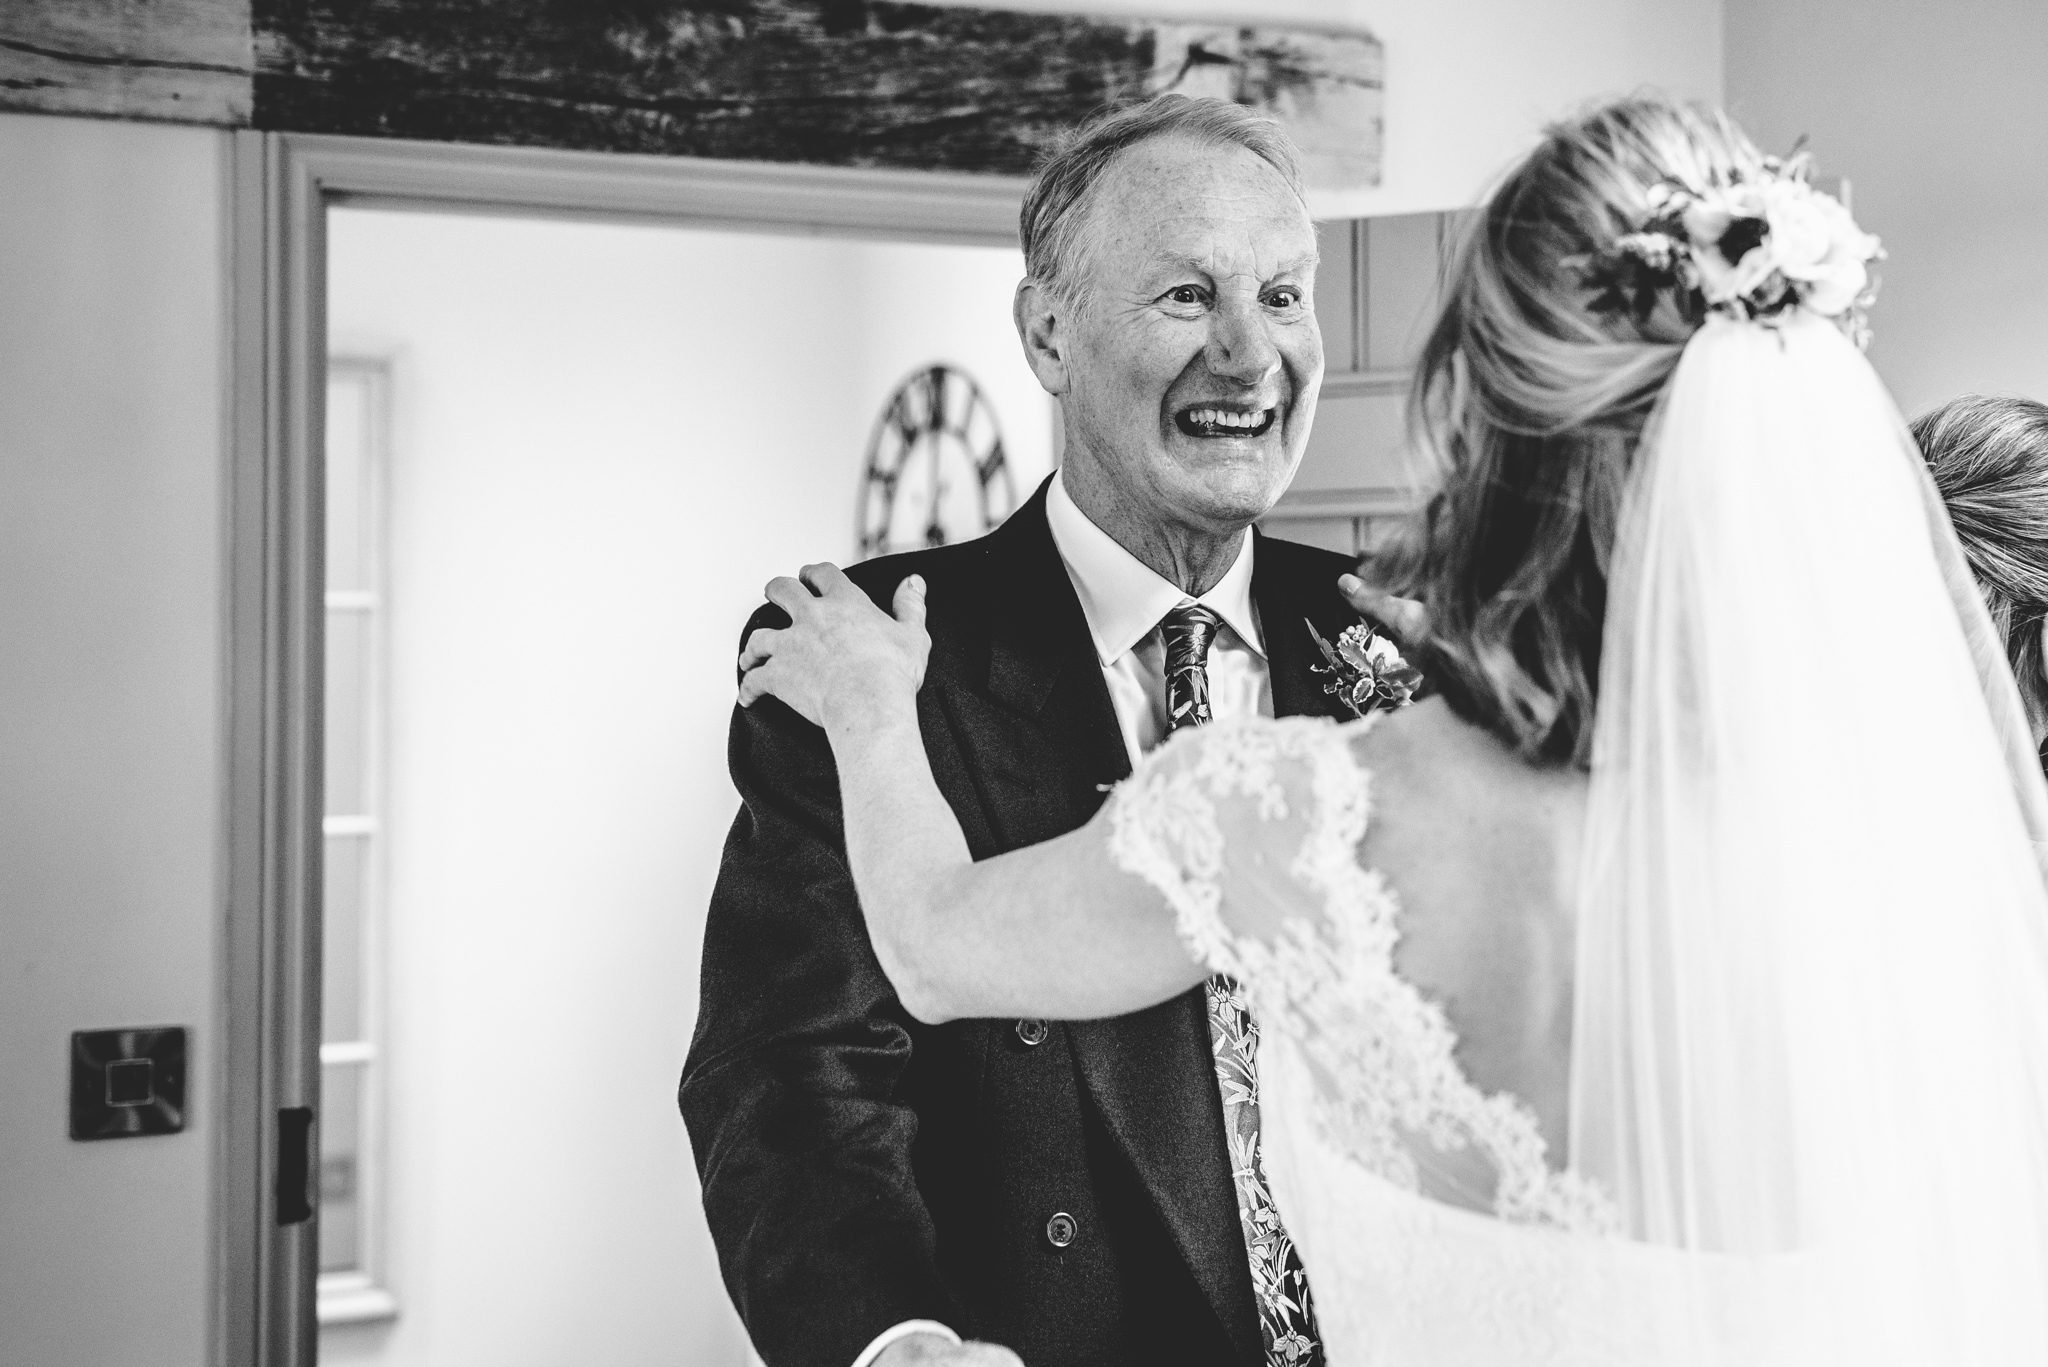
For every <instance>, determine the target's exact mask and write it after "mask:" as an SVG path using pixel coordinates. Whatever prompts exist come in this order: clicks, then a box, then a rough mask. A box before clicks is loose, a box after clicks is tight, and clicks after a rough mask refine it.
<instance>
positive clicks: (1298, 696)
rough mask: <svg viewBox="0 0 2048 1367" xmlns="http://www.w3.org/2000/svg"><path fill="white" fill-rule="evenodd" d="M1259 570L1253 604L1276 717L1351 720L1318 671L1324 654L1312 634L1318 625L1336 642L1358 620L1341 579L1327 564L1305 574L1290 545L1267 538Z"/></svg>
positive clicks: (1257, 563)
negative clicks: (1340, 585) (1340, 587)
mask: <svg viewBox="0 0 2048 1367" xmlns="http://www.w3.org/2000/svg"><path fill="white" fill-rule="evenodd" d="M1253 566H1254V568H1253V572H1252V603H1253V604H1254V606H1256V607H1257V608H1258V610H1259V629H1260V631H1261V632H1262V633H1263V634H1264V636H1265V638H1266V671H1267V677H1268V678H1269V679H1270V680H1271V685H1272V689H1273V715H1274V716H1276V717H1298V716H1311V717H1336V718H1339V719H1340V720H1349V719H1350V718H1351V715H1352V714H1351V712H1350V710H1349V709H1347V708H1346V707H1345V706H1344V704H1343V703H1341V702H1339V701H1338V700H1337V699H1336V698H1334V697H1332V696H1331V695H1330V694H1328V693H1326V692H1324V691H1323V680H1322V677H1321V676H1320V675H1318V674H1316V673H1315V672H1314V667H1315V666H1317V665H1319V664H1321V663H1322V662H1323V656H1322V652H1321V651H1319V650H1318V649H1317V648H1316V643H1315V640H1314V638H1312V637H1311V636H1310V635H1309V630H1308V629H1309V624H1310V623H1311V622H1312V623H1314V625H1315V629H1316V630H1317V631H1319V632H1321V633H1322V635H1323V639H1324V640H1326V641H1334V640H1336V639H1337V634H1338V633H1339V632H1341V631H1343V630H1344V628H1345V627H1347V626H1350V625H1351V624H1352V623H1354V622H1356V621H1358V614H1357V613H1356V612H1354V611H1352V609H1351V605H1350V604H1348V603H1346V602H1345V601H1344V597H1343V595H1342V594H1340V593H1338V592H1337V586H1336V576H1335V575H1334V574H1329V573H1327V567H1326V566H1323V565H1318V566H1315V567H1314V568H1313V569H1308V570H1307V571H1306V572H1304V567H1303V566H1302V565H1301V564H1300V563H1299V562H1298V561H1297V560H1296V558H1295V555H1294V554H1293V553H1290V548H1289V547H1287V546H1286V545H1284V544H1282V545H1275V544H1274V543H1273V542H1272V541H1270V540H1267V539H1265V538H1263V537H1262V538H1261V540H1260V543H1259V550H1258V555H1257V558H1256V559H1255V560H1254V561H1253ZM1325 581H1326V582H1325Z"/></svg>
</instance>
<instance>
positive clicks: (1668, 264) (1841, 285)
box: [1576, 152, 1884, 346]
mask: <svg viewBox="0 0 2048 1367" xmlns="http://www.w3.org/2000/svg"><path fill="white" fill-rule="evenodd" d="M1811 174H1812V165H1811V163H1810V161H1809V160H1808V158H1807V157H1806V155H1805V154H1804V153H1800V152H1795V153H1794V154H1793V155H1792V156H1790V157H1787V158H1783V159H1781V158H1778V157H1766V158H1764V161H1763V166H1762V169H1761V170H1760V171H1758V172H1753V173H1750V174H1748V175H1744V174H1742V173H1740V172H1738V173H1737V174H1736V176H1735V177H1734V178H1733V179H1731V181H1730V182H1729V183H1728V184H1726V185H1716V186H1713V187H1711V188H1709V189H1706V190H1696V189H1694V188H1692V187H1691V186H1688V185H1683V184H1680V183H1679V182H1677V181H1665V182H1663V183H1662V184H1659V185H1656V186H1653V187H1651V190H1650V195H1649V207H1650V213H1649V217H1648V218H1647V219H1645V220H1644V221H1643V222H1642V223H1640V224H1638V225H1637V226H1636V227H1635V228H1634V230H1633V231H1630V232H1627V233H1623V234H1622V235H1621V236H1620V237H1618V238H1616V239H1615V240H1614V244H1613V245H1612V246H1610V247H1609V248H1608V249H1607V250H1605V251H1603V252H1599V253H1597V254H1595V255H1593V256H1591V257H1581V258H1579V259H1578V261H1577V262H1576V264H1577V265H1578V266H1579V267H1580V269H1581V270H1582V271H1583V272H1584V275H1585V280H1586V284H1587V285H1588V287H1589V288H1591V289H1592V290H1593V291H1594V295H1593V300H1592V307H1593V308H1594V309H1595V310H1596V311H1599V312H1606V313H1625V314H1627V315H1629V316H1631V317H1633V318H1634V319H1635V321H1636V322H1637V324H1638V325H1641V324H1643V323H1646V322H1648V321H1649V319H1650V316H1651V315H1652V314H1653V313H1655V312H1656V311H1657V307H1658V304H1659V303H1660V302H1661V301H1662V300H1664V299H1667V298H1668V299H1671V300H1672V302H1673V303H1675V304H1676V306H1677V308H1678V311H1679V313H1680V314H1681V315H1682V316H1683V317H1684V318H1685V319H1686V320H1687V321H1688V322H1689V323H1691V324H1693V325H1694V326H1697V325H1698V324H1699V323H1702V322H1704V321H1706V317H1707V315H1708V314H1710V313H1719V314H1722V315H1724V316H1726V317H1730V318H1736V319H1739V320H1742V321H1744V322H1757V321H1768V320H1769V319H1772V318H1776V317H1778V316H1779V315H1781V314H1784V313H1786V312H1788V311H1790V310H1792V309H1795V308H1802V309H1805V310H1807V311H1808V312H1810V313H1817V314H1819V315H1821V316H1822V317H1825V318H1833V319H1835V320H1836V321H1837V322H1839V323H1840V324H1841V326H1842V328H1843V330H1844V331H1846V332H1847V333H1848V334H1849V335H1850V337H1852V338H1854V339H1855V341H1856V344H1857V345H1858V346H1863V345H1865V344H1867V343H1868V341H1869V337H1870V326H1869V322H1868V319H1867V316H1866V310H1867V309H1868V308H1869V307H1870V305H1871V303H1872V302H1873V301H1874V299H1875V296H1876V292H1877V291H1876V285H1875V284H1874V282H1873V281H1872V279H1871V274H1870V263H1871V262H1873V261H1876V260H1880V259H1882V258H1883V256H1884V249H1883V248H1882V247H1881V246H1880V245H1879V243H1878V240H1877V239H1876V238H1875V237H1873V236H1871V235H1870V234H1869V233H1866V232H1864V231H1863V230H1862V229H1861V228H1859V227H1857V226H1856V220H1855V219H1853V218H1851V217H1850V216H1849V211H1848V209H1846V208H1845V207H1843V205H1842V202H1841V201H1840V200H1838V199H1836V198H1835V197H1834V196H1833V195H1829V194H1826V193H1824V192H1822V191H1820V190H1816V189H1815V188H1814V187H1813V186H1812V185H1811V184H1809V183H1808V178H1809V177H1810V175H1811Z"/></svg>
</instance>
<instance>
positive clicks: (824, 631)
mask: <svg viewBox="0 0 2048 1367" xmlns="http://www.w3.org/2000/svg"><path fill="white" fill-rule="evenodd" d="M924 594H925V585H924V580H923V579H922V578H921V577H920V576H918V575H914V574H913V575H911V576H909V577H908V578H906V579H905V580H904V581H903V582H902V583H901V584H898V585H897V586H896V596H895V599H894V600H893V603H892V608H893V615H892V613H886V612H883V611H882V610H881V609H880V608H878V607H876V606H875V604H874V602H873V600H871V599H870V598H869V597H868V596H867V594H866V593H865V592H864V591H862V589H861V588H860V587H859V586H858V585H856V584H855V583H854V582H853V581H852V580H851V579H848V578H847V577H846V575H845V573H844V572H843V571H842V570H840V568H839V567H838V566H837V565H833V564H829V563H827V564H818V565H806V566H804V567H803V569H802V570H801V571H799V572H798V574H797V577H796V578H794V579H792V578H789V577H787V576H784V577H781V578H777V579H772V580H770V581H769V583H768V588H767V597H768V601H769V602H771V603H773V604H775V606H777V607H779V608H781V609H782V610H783V612H784V613H786V614H788V616H789V625H788V626H786V627H780V628H777V627H762V628H760V629H759V630H757V631H755V632H754V633H753V634H752V635H750V636H748V637H747V643H746V647H745V648H744V649H743V650H741V651H740V671H741V677H740V706H742V707H751V706H753V705H754V704H755V703H756V702H758V701H760V700H761V699H762V698H765V697H774V698H780V699H781V700H782V701H783V702H784V703H786V704H788V705H789V706H790V707H791V708H793V709H794V710H795V711H796V712H797V713H798V714H799V715H801V716H802V717H803V718H804V719H805V720H806V721H809V722H812V723H814V724H816V725H818V726H822V727H824V728H825V729H826V730H827V731H831V730H833V729H835V728H836V727H841V726H846V725H852V724H858V723H860V722H862V721H864V720H868V719H872V718H874V717H877V716H881V715H886V714H887V713H888V712H889V711H891V710H892V709H897V708H906V707H914V705H915V700H916V698H917V690H918V689H919V688H920V687H921V686H922V685H923V683H924V668H925V661H926V659H927V657H929V656H930V654H931V638H930V637H929V636H927V635H926V634H925V629H924Z"/></svg>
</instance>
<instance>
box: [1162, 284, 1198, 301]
mask: <svg viewBox="0 0 2048 1367" xmlns="http://www.w3.org/2000/svg"><path fill="white" fill-rule="evenodd" d="M1202 298H1203V296H1202V287H1201V286H1200V285H1175V286H1174V287H1173V288H1172V289H1170V290H1168V291H1167V292H1166V300H1167V302H1168V303H1171V304H1199V303H1201V302H1202Z"/></svg>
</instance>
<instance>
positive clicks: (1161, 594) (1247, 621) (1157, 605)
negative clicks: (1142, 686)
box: [1045, 471, 1266, 666]
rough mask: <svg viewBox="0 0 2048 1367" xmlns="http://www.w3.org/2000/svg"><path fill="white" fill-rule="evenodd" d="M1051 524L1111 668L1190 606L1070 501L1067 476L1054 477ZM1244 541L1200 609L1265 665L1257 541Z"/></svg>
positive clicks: (1048, 499) (1247, 536) (1048, 506)
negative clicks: (1256, 606) (1257, 599)
mask: <svg viewBox="0 0 2048 1367" xmlns="http://www.w3.org/2000/svg"><path fill="white" fill-rule="evenodd" d="M1045 520H1046V522H1047V523H1048V524H1049V525H1050V527H1051V529H1052V542H1053V545H1054V546H1055V547H1056V548H1057V549H1058V550H1059V553H1060V560H1061V561H1062V562H1063V563H1065V565H1066V567H1067V577H1068V578H1070V579H1072V580H1073V581H1074V592H1075V594H1076V595H1078V596H1079V598H1080V599H1081V613H1082V615H1083V616H1084V617H1086V618H1087V619H1088V634H1089V635H1090V636H1092V637H1094V639H1095V653H1096V656H1097V657H1098V658H1099V659H1100V660H1101V662H1102V663H1103V664H1104V665H1105V666H1107V665H1110V664H1113V663H1115V662H1116V661H1117V660H1119V659H1122V658H1123V656H1124V655H1125V654H1126V653H1128V652H1129V651H1130V650H1131V649H1132V648H1133V647H1135V646H1136V645H1137V644H1138V643H1139V642H1140V641H1142V640H1144V639H1145V637H1146V636H1148V635H1150V634H1151V632H1152V629H1153V628H1154V627H1157V626H1158V625H1159V619H1160V618H1162V617H1164V616H1166V614H1167V613H1169V612H1171V611H1173V610H1174V609H1175V608H1177V607H1179V606H1180V605H1181V604H1182V603H1185V602H1188V601H1189V598H1188V595H1187V594H1185V593H1183V592H1181V590H1180V587H1179V586H1178V585H1176V584H1173V583H1170V582H1169V581H1167V580H1165V579H1162V578H1160V576H1159V575H1158V573H1157V572H1156V571H1154V570H1153V569H1152V567H1151V566H1149V565H1147V564H1146V563H1145V562H1144V561H1142V560H1140V559H1138V557H1136V556H1135V555H1132V554H1131V553H1130V552H1129V551H1127V550H1125V549H1124V548H1123V547H1122V546H1120V545H1118V544H1117V543H1116V540H1115V539H1114V538H1113V537H1111V536H1110V534H1109V533H1108V532H1105V531H1103V530H1102V528H1100V527H1098V526H1096V525H1095V524H1094V523H1093V522H1091V521H1090V520H1089V518H1088V515H1087V514H1086V513H1084V512H1082V511H1081V509H1080V507H1079V506H1078V505H1077V504H1076V503H1075V502H1074V500H1073V497H1072V495H1070V494H1068V493H1067V484H1066V478H1065V472H1064V471H1056V472H1055V473H1054V474H1053V477H1052V487H1051V488H1050V489H1048V490H1047V491H1046V496H1045ZM1243 537H1244V540H1243V541H1242V542H1241V543H1240V544H1239V547H1238V552H1237V559H1236V560H1234V561H1232V562H1231V566H1230V568H1229V569H1228V570H1225V571H1224V573H1223V577H1222V578H1221V579H1219V580H1217V581H1216V584H1215V587H1213V588H1211V589H1210V590H1209V591H1208V592H1207V593H1205V594H1203V595H1202V596H1201V597H1200V598H1198V599H1195V600H1194V601H1196V602H1199V603H1200V604H1201V605H1202V606H1203V607H1205V608H1208V609H1209V610H1210V611H1211V612H1214V613H1215V614H1216V615H1217V616H1218V617H1221V618H1222V619H1223V622H1224V625H1226V626H1228V627H1229V628H1230V629H1231V630H1232V631H1233V632H1235V633H1236V634H1237V637H1238V639H1239V640H1241V641H1242V642H1244V644H1245V645H1246V646H1248V647H1250V648H1251V649H1252V650H1253V651H1255V652H1257V653H1258V654H1259V655H1260V656H1261V657H1263V656H1264V655H1265V653H1266V648H1265V642H1264V640H1263V639H1262V638H1261V637H1260V635H1259V623H1258V618H1257V617H1256V616H1254V615H1253V613H1252V546H1253V543H1254V538H1253V536H1252V534H1251V529H1250V528H1246V529H1245V531H1244V533H1243Z"/></svg>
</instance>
